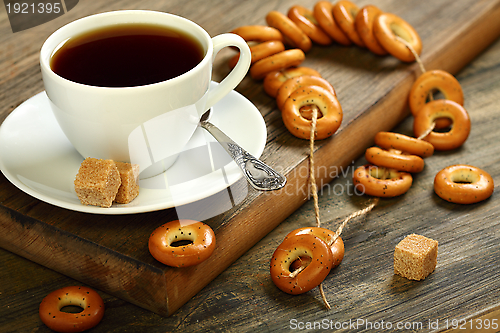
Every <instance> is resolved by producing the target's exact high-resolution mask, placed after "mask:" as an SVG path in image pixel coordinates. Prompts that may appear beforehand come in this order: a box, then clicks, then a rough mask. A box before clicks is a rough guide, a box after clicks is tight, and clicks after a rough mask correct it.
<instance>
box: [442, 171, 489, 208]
mask: <svg viewBox="0 0 500 333" xmlns="http://www.w3.org/2000/svg"><path fill="white" fill-rule="evenodd" d="M494 188H495V185H494V184H493V178H491V176H490V175H489V174H488V173H487V172H486V171H484V170H481V169H479V168H476V167H473V166H471V165H463V164H462V165H460V164H459V165H452V166H449V167H446V168H444V169H443V170H441V171H439V172H438V173H437V175H436V177H435V178H434V192H436V194H437V195H438V196H440V197H441V198H442V199H444V200H446V201H449V202H454V203H458V204H472V203H476V202H479V201H483V200H485V199H487V198H489V197H490V196H491V195H492V194H493V190H494Z"/></svg>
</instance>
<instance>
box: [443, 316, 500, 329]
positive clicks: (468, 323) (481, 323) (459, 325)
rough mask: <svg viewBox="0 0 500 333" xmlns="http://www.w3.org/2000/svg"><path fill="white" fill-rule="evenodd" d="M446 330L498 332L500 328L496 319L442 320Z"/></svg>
mask: <svg viewBox="0 0 500 333" xmlns="http://www.w3.org/2000/svg"><path fill="white" fill-rule="evenodd" d="M444 326H445V328H446V329H455V330H457V329H458V330H474V329H476V330H483V329H484V330H490V329H491V330H498V328H499V327H500V326H499V324H498V319H496V318H495V319H469V320H466V319H446V320H444Z"/></svg>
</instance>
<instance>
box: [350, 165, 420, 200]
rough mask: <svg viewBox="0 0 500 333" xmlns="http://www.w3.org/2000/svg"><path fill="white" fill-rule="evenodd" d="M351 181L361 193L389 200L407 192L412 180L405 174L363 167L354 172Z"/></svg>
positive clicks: (368, 166)
mask: <svg viewBox="0 0 500 333" xmlns="http://www.w3.org/2000/svg"><path fill="white" fill-rule="evenodd" d="M353 181H354V186H355V188H356V189H357V190H358V191H359V192H361V193H365V194H368V195H371V196H374V197H384V198H391V197H397V196H399V195H402V194H405V193H406V192H408V190H409V189H410V187H411V184H412V182H413V178H412V177H411V174H409V173H407V172H401V171H397V170H392V169H387V168H384V167H379V166H375V165H363V166H360V167H359V168H357V169H356V170H355V171H354V176H353Z"/></svg>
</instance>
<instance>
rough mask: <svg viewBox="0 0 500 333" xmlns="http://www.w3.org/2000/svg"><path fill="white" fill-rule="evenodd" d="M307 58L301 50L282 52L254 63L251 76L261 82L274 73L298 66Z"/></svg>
mask: <svg viewBox="0 0 500 333" xmlns="http://www.w3.org/2000/svg"><path fill="white" fill-rule="evenodd" d="M305 58H306V56H305V54H304V52H303V51H302V50H301V49H291V50H286V51H281V52H278V53H276V54H273V55H272V56H269V57H266V58H264V59H261V60H259V61H257V62H256V63H254V64H253V65H252V66H251V67H250V76H251V77H252V78H253V79H255V80H261V79H263V78H265V77H266V75H267V74H269V73H271V72H273V71H280V70H283V69H286V68H289V67H295V66H298V65H300V64H301V63H302V62H303V61H304V59H305Z"/></svg>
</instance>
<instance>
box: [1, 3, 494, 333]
mask: <svg viewBox="0 0 500 333" xmlns="http://www.w3.org/2000/svg"><path fill="white" fill-rule="evenodd" d="M355 2H356V3H357V4H358V5H359V6H363V5H366V4H368V3H370V2H369V1H362V0H359V1H355ZM314 3H315V2H314V1H303V5H304V6H306V7H308V8H312V6H313V5H314ZM499 3H500V2H499V1H478V2H476V3H475V4H474V5H471V2H469V1H451V0H450V1H442V2H440V3H439V5H438V4H436V3H434V2H432V1H422V2H418V3H417V2H414V1H409V0H407V1H395V0H385V1H380V2H377V6H379V7H380V8H381V9H383V10H386V11H391V12H394V13H397V14H399V15H400V16H402V17H404V18H405V19H407V20H408V21H409V22H411V23H412V24H413V25H414V26H415V27H416V29H417V30H418V31H419V33H420V34H421V36H422V39H423V41H424V51H423V54H422V58H423V60H424V64H425V65H426V67H427V68H429V69H436V68H441V69H445V70H448V71H450V72H452V73H454V74H456V75H457V78H458V79H459V81H460V83H461V85H462V87H463V89H464V93H465V108H466V109H467V110H468V111H469V113H470V116H471V120H472V131H471V134H470V137H469V139H468V141H467V142H466V144H465V145H464V146H463V147H461V148H459V149H457V150H454V151H450V152H438V153H436V154H435V155H434V156H432V157H430V158H427V159H426V167H425V170H424V171H423V172H422V173H420V174H418V175H416V176H415V177H414V184H413V186H412V188H411V189H410V191H409V192H408V193H407V194H405V195H404V196H401V197H398V198H394V199H383V200H381V201H380V202H379V204H378V205H377V206H376V207H375V209H374V210H373V211H371V212H370V213H368V214H367V215H365V216H362V217H359V218H357V219H354V220H352V221H351V222H349V224H348V225H347V227H346V228H345V229H344V231H343V234H342V238H343V239H344V242H345V247H346V254H345V258H344V261H343V262H342V264H341V265H340V266H339V267H338V268H336V269H334V270H333V271H332V272H331V273H330V275H329V276H328V277H327V278H326V280H325V281H324V289H325V293H326V298H327V299H328V301H329V302H330V304H331V305H332V309H331V310H326V309H325V307H324V305H323V303H322V301H321V298H320V295H319V292H318V290H317V289H314V290H312V291H310V292H308V293H306V294H304V295H301V296H290V295H287V294H284V293H282V292H281V291H279V290H278V289H277V288H276V287H275V286H274V285H273V283H272V281H271V279H270V276H269V260H270V257H271V255H272V253H273V251H274V249H275V248H276V247H277V246H278V245H279V244H280V242H281V241H282V240H283V238H284V236H285V235H286V234H287V233H288V232H290V231H292V230H294V229H296V228H299V227H304V226H311V225H314V212H313V205H312V202H310V201H308V200H307V197H308V194H307V193H306V192H305V191H304V188H306V187H305V185H304V184H307V151H308V144H307V142H306V141H302V140H298V139H294V138H293V137H291V136H290V135H289V134H288V133H287V132H286V130H285V129H284V128H283V124H282V122H281V118H280V116H279V112H278V111H277V109H276V106H275V104H274V100H273V99H272V98H270V97H269V96H267V95H266V94H265V93H264V92H263V89H262V85H261V83H260V82H256V81H253V80H252V79H250V78H246V79H245V80H244V81H243V82H242V83H241V84H240V86H239V87H238V88H237V90H238V91H239V92H240V93H242V94H243V95H244V96H246V97H247V98H248V99H249V100H250V101H251V102H252V103H254V104H255V105H256V106H257V108H258V109H259V110H260V111H261V113H262V114H263V116H264V119H265V121H266V125H267V127H268V143H267V146H266V149H265V151H264V154H263V157H262V158H263V159H264V160H266V161H267V162H268V163H269V164H271V165H273V166H275V167H283V168H284V169H285V171H286V172H287V176H288V178H289V187H288V188H287V189H286V191H284V193H283V192H282V193H280V194H277V195H262V194H260V193H255V192H254V191H252V190H250V191H249V195H248V198H247V199H246V200H245V201H244V202H243V203H242V204H241V205H240V206H239V207H235V208H233V209H232V210H230V211H229V212H227V213H225V214H222V215H221V216H219V217H215V218H213V219H211V220H209V221H208V223H209V224H211V225H212V226H213V227H214V229H215V230H216V234H217V237H218V241H219V240H221V241H220V243H219V247H218V249H217V250H216V252H215V253H214V256H215V257H214V258H213V259H212V261H211V262H209V263H208V264H206V265H205V266H202V269H200V270H192V271H187V273H185V272H182V273H179V272H178V271H176V270H168V269H165V268H164V267H162V266H161V265H159V264H158V263H155V261H154V260H153V259H151V258H150V257H149V256H148V253H147V249H146V247H144V245H143V242H142V238H141V237H144V235H147V234H148V233H149V232H150V231H151V228H152V227H153V226H157V225H158V224H159V222H158V221H160V222H161V223H163V222H166V221H168V220H169V219H170V218H172V217H173V216H174V213H173V212H172V210H165V211H160V212H153V213H146V214H139V215H135V216H119V217H101V216H95V215H92V216H89V215H88V214H82V213H73V212H70V211H67V210H64V209H60V208H57V207H53V206H51V205H48V204H45V203H43V202H40V201H39V200H36V199H33V198H31V197H29V196H28V195H26V194H24V193H23V192H21V191H19V190H18V189H17V188H15V187H14V186H12V185H11V184H10V183H9V182H8V181H7V180H6V179H5V178H4V177H3V176H0V227H1V228H0V232H1V233H2V234H1V236H0V247H1V248H2V249H0V267H1V268H2V269H0V281H2V283H1V285H0V332H35V331H36V332H48V331H49V330H48V328H47V327H45V326H44V325H43V324H42V322H41V321H40V319H39V317H38V305H39V303H40V301H41V300H42V299H43V297H44V296H45V295H46V294H48V293H49V292H51V291H53V290H55V289H59V288H61V287H63V286H68V285H75V284H87V285H90V286H91V287H94V288H96V289H97V290H98V292H99V293H100V294H101V295H102V296H103V298H104V301H105V305H106V314H105V317H104V319H103V320H102V322H101V323H100V324H99V325H98V326H97V327H96V328H94V329H93V330H92V331H93V332H144V331H147V332H166V331H167V332H172V331H234V332H245V331H255V330H257V331H289V330H299V329H300V330H314V329H325V330H337V329H339V328H340V329H339V330H344V331H363V330H369V328H370V327H371V328H372V329H373V330H376V331H385V330H389V329H390V330H393V329H394V330H396V331H398V330H399V331H402V330H404V329H405V328H406V329H407V330H410V331H419V332H420V331H421V332H427V331H436V330H453V329H454V328H456V329H457V331H464V330H463V329H466V330H467V331H473V329H476V330H477V331H478V332H483V331H488V330H486V329H485V328H487V327H490V328H494V327H497V329H490V330H489V331H499V330H500V328H498V325H500V303H499V301H498V300H499V296H500V279H499V276H500V269H499V261H498V259H497V258H498V256H499V254H500V231H499V229H498V223H499V222H498V220H499V216H500V207H499V205H498V204H497V203H498V198H497V196H498V194H497V193H494V194H493V196H492V197H491V198H490V199H488V200H486V201H484V202H481V203H478V204H474V205H467V206H461V205H455V204H451V203H447V202H445V201H443V200H442V199H440V198H439V197H437V196H436V195H435V194H434V192H433V178H434V176H435V174H436V173H437V172H438V171H439V170H441V169H442V168H444V167H446V166H448V165H452V164H456V163H466V164H472V165H475V166H477V167H480V168H483V169H485V170H487V171H488V172H489V173H490V174H491V175H492V176H493V178H494V180H495V182H496V183H498V182H500V166H499V163H498V162H499V160H500V158H499V157H498V156H500V146H499V145H498V140H499V139H500V134H499V131H498V127H499V125H500V123H499V122H500V119H499V118H500V109H499V108H498V106H497V101H498V100H499V99H500V80H499V79H498V78H499V77H500V41H498V40H497V37H498V36H499V35H500V26H499V22H500V6H499ZM294 4H295V3H293V1H267V2H264V1H252V2H250V1H248V2H240V1H227V0H225V1H210V2H208V1H190V2H188V3H187V4H186V3H185V2H183V1H180V0H179V1H177V0H175V1H169V2H166V3H164V2H160V1H146V0H144V1H132V0H121V1H114V2H112V3H108V2H106V3H104V2H96V1H91V0H83V1H82V0H80V2H79V3H78V4H77V6H76V7H75V8H73V9H72V10H70V11H69V12H68V13H66V14H64V15H62V16H61V17H59V18H56V19H54V20H53V21H50V22H48V23H45V24H43V25H40V26H37V27H34V28H31V29H29V30H25V31H21V32H17V33H12V31H11V29H10V26H9V22H8V19H7V15H6V12H5V8H4V7H2V8H1V9H0V45H1V49H0V68H1V70H0V84H1V88H0V100H1V101H2V104H1V105H0V121H3V120H4V119H5V118H6V117H7V116H8V114H9V113H10V112H12V111H13V110H14V109H15V108H16V107H17V106H18V105H19V104H20V103H22V102H23V101H25V100H26V99H28V98H30V97H31V96H33V95H35V94H36V93H38V92H40V91H42V90H43V83H42V81H41V75H40V69H39V66H38V52H39V49H40V46H41V44H42V43H43V40H45V38H47V37H48V35H50V33H52V32H53V31H54V30H55V29H57V28H58V27H60V26H62V25H64V24H66V23H68V22H70V21H72V20H75V19H77V18H79V17H83V16H86V15H89V14H93V13H98V12H103V11H108V10H116V9H136V8H141V9H153V10H161V11H167V12H171V13H175V14H178V15H181V16H185V17H187V18H189V19H191V20H193V21H195V22H198V23H199V24H200V25H202V26H203V27H204V28H205V29H206V30H207V31H208V32H209V33H210V34H211V35H217V34H220V33H223V32H227V31H230V30H231V29H233V28H235V27H238V26H240V25H247V24H265V21H264V17H265V14H266V13H267V12H268V11H270V10H278V11H281V12H283V13H286V11H287V10H288V8H289V7H290V6H292V5H294ZM66 5H68V4H66ZM483 50H484V51H483ZM231 54H232V53H231V52H230V50H226V51H225V52H223V53H222V54H221V55H220V56H219V59H220V61H219V65H217V67H216V68H215V71H214V79H215V80H218V79H220V77H222V76H224V75H225V73H226V72H227V68H226V67H225V62H224V59H223V58H227V57H229V56H230V55H231ZM305 65H308V66H310V67H313V68H315V69H316V70H318V71H319V72H320V73H322V75H323V76H324V77H325V78H326V79H328V80H329V81H330V82H332V83H333V84H334V86H335V88H336V90H337V94H338V96H339V100H340V102H341V104H342V106H343V108H344V113H345V118H344V123H343V126H342V128H341V130H340V131H339V132H338V133H337V135H336V137H335V138H334V139H332V140H325V141H324V142H318V143H317V151H316V152H317V154H316V156H317V159H318V166H319V167H323V169H319V170H327V171H328V172H327V173H326V174H325V175H320V182H321V184H322V185H323V187H322V189H321V190H320V199H319V205H320V210H321V219H322V221H323V222H324V223H323V225H324V226H325V227H327V228H330V229H332V230H335V229H336V228H337V227H338V224H339V223H340V221H342V220H343V219H344V218H345V217H346V216H348V215H349V214H350V213H352V212H354V211H357V210H359V209H361V208H363V207H364V206H365V205H366V204H367V203H368V200H369V198H368V197H366V196H363V195H357V194H356V193H354V191H353V187H352V173H353V170H354V168H355V167H356V166H357V165H361V164H364V163H366V161H365V160H364V158H362V157H360V156H362V154H363V152H364V149H365V148H366V147H367V146H369V145H371V144H372V143H373V135H374V134H375V133H376V132H377V131H379V130H389V129H393V130H394V131H396V132H401V133H406V134H410V135H411V134H412V130H411V128H412V121H413V120H412V118H411V117H407V115H408V110H407V108H406V94H407V92H408V89H409V86H411V82H413V80H414V78H415V76H416V75H418V74H419V71H418V67H417V66H416V65H415V64H403V63H400V62H399V61H397V60H395V59H394V58H392V57H377V56H374V55H372V54H370V53H369V52H368V51H367V50H365V49H360V48H358V47H354V46H351V47H341V46H338V45H333V46H331V47H318V46H315V47H313V49H312V50H311V51H310V52H309V53H308V55H307V59H306V62H305ZM396 125H397V127H395V126H396ZM394 127H395V128H394ZM337 176H338V177H337ZM336 177H337V178H336ZM332 178H335V179H334V180H333V181H332ZM240 186H246V184H245V183H244V182H240ZM497 187H498V185H497ZM91 223H94V226H93V227H92V228H93V229H91V231H88V229H90V228H89V227H88V226H89V225H92V224H91ZM103 223H106V225H108V226H110V227H109V228H104V230H106V232H104V231H102V230H101V231H99V228H103V227H102V226H103ZM138 225H140V226H141V227H140V228H139V227H138ZM47 226H49V227H50V228H49V227H47ZM45 227H47V228H45ZM52 227H53V229H51V228H52ZM39 228H41V229H39ZM111 228H116V230H117V231H116V238H117V239H118V240H119V243H117V242H114V238H113V236H115V235H114V234H113V236H112V233H114V229H111ZM32 230H34V231H37V230H42V231H43V232H44V236H43V237H36V236H33V234H32V233H30V232H34V231H32ZM53 230H58V231H57V232H58V233H60V234H61V235H63V236H60V237H61V238H58V240H59V241H61V244H57V245H58V246H56V247H54V248H53V249H54V251H56V252H54V253H55V254H54V257H51V256H50V254H49V255H47V254H45V256H43V255H42V254H43V252H44V251H41V250H43V246H45V245H46V244H47V243H45V242H48V241H50V242H54V239H51V237H52V236H51V234H50V232H54V231H53ZM96 230H97V231H96ZM123 233H126V234H127V235H130V234H134V235H135V237H128V236H123ZM410 233H417V234H421V235H425V236H427V237H430V238H433V239H435V240H438V241H439V255H438V265H437V268H436V271H435V272H434V273H432V274H431V275H430V276H429V277H428V278H427V279H425V280H424V281H421V282H413V281H408V280H406V279H404V278H401V277H399V276H395V275H393V270H392V269H393V267H392V255H393V251H394V247H395V245H396V244H397V243H398V242H399V241H400V240H401V239H402V238H403V237H404V236H406V235H407V234H410ZM27 236H29V237H31V238H29V239H27V238H26V239H25V238H23V237H27ZM64 237H67V238H64ZM45 238H47V239H48V241H47V240H43V239H45ZM70 240H75V241H74V243H75V244H76V245H77V246H80V245H82V244H83V245H85V246H91V245H88V244H99V245H100V247H99V248H104V249H106V250H108V249H109V251H115V252H117V253H119V254H120V255H121V257H120V258H121V260H123V262H124V263H127V258H131V259H130V260H136V261H138V262H140V263H141V264H143V265H144V267H151V271H154V270H157V271H158V270H159V271H161V272H164V274H165V276H166V277H167V279H168V278H169V277H170V278H172V279H173V281H176V283H182V282H183V281H188V282H186V285H187V287H183V288H184V289H182V288H181V291H182V292H186V293H187V296H185V297H178V298H175V299H174V301H175V303H176V304H175V306H173V307H172V309H171V310H170V309H169V310H165V311H167V312H168V311H175V310H176V311H175V312H174V313H173V314H172V313H170V312H168V314H170V316H169V317H165V316H160V315H158V314H156V313H154V312H152V311H150V310H147V309H145V307H146V308H150V309H152V310H154V311H156V312H162V309H163V305H162V304H154V305H148V306H149V307H148V306H146V305H144V304H148V300H147V297H148V295H149V294H147V293H146V292H144V293H142V295H141V290H143V289H144V290H148V289H146V286H145V285H138V286H137V285H136V289H135V290H133V291H132V292H130V291H128V292H122V291H120V290H119V286H115V285H112V284H106V283H103V282H102V281H101V280H100V276H104V275H106V274H108V276H109V274H111V276H112V275H113V273H114V271H113V269H115V268H116V267H107V266H105V264H104V263H101V264H102V266H103V267H105V268H106V269H100V268H99V267H98V266H89V267H91V268H92V270H93V271H94V274H95V275H99V274H100V275H99V276H97V277H96V276H95V275H94V276H92V275H86V274H85V273H78V274H76V273H75V272H74V271H73V270H72V268H73V266H75V265H78V264H80V262H79V261H78V258H77V257H78V255H79V252H78V250H77V249H74V248H72V247H71V245H70V243H71V242H70ZM84 241H85V242H87V243H85V242H84ZM39 247H42V249H41V250H40V248H39ZM60 248H62V252H61V253H62V254H61V253H59V252H57V251H59V250H58V249H60ZM86 249H91V248H90V247H88V248H86ZM45 252H46V251H45ZM228 252H230V253H228ZM56 254H57V256H56ZM64 254H65V255H64ZM26 258H28V259H26ZM63 260H64V262H66V265H62V264H61V262H62V261H63ZM72 260H75V261H74V262H73V261H72ZM35 262H38V263H35ZM68 262H69V264H68ZM39 263H41V264H42V265H41V264H39ZM219 263H220V264H219ZM47 267H50V268H47ZM146 269H147V268H146ZM89 270H90V269H89ZM60 272H62V273H64V274H61V273H60ZM106 272H108V273H106ZM110 272H111V273H110ZM68 276H72V277H68ZM183 279H184V280H183ZM141 281H142V280H141ZM143 283H146V282H145V281H143ZM193 285H195V286H193ZM167 289H168V287H167ZM169 291H170V290H167V292H169ZM117 295H118V296H119V297H117ZM131 302H132V303H134V304H138V305H134V304H132V303H131ZM185 302H187V303H185ZM149 303H156V301H155V302H151V301H150V300H149ZM184 303H185V304H184ZM495 324H496V325H497V326H495ZM398 325H399V326H401V325H402V326H401V327H402V329H397V328H398V327H399V326H398ZM405 326H406V327H405ZM461 328H463V329H462V330H461ZM471 328H472V329H471Z"/></svg>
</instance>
